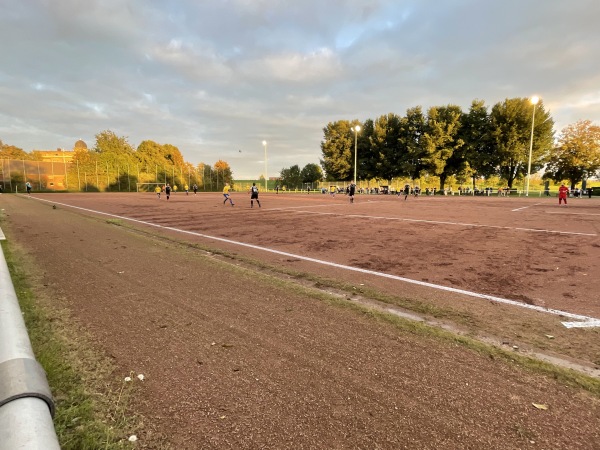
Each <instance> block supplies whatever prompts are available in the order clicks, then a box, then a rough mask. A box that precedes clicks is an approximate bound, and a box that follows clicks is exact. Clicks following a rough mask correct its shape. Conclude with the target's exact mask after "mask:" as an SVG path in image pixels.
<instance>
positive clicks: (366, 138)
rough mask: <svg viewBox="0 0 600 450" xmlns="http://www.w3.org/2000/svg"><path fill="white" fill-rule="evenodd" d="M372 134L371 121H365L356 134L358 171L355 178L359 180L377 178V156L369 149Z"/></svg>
mask: <svg viewBox="0 0 600 450" xmlns="http://www.w3.org/2000/svg"><path fill="white" fill-rule="evenodd" d="M374 132H375V123H374V122H373V120H372V119H367V120H365V123H363V124H362V126H361V129H360V131H359V133H358V170H357V174H356V177H357V178H358V179H359V180H364V179H370V178H376V177H378V176H379V175H378V173H377V155H376V154H375V152H373V151H372V149H371V139H372V137H373V133H374ZM356 181H358V180H356Z"/></svg>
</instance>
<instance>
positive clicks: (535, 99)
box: [525, 95, 540, 197]
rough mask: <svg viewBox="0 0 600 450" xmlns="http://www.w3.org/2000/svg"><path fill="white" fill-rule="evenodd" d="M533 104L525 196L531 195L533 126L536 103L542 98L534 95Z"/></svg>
mask: <svg viewBox="0 0 600 450" xmlns="http://www.w3.org/2000/svg"><path fill="white" fill-rule="evenodd" d="M530 101H531V104H532V105H533V115H532V117H531V139H530V140H529V163H528V164H527V186H526V187H525V197H529V179H530V178H531V154H532V153H533V127H534V125H535V105H537V103H538V102H539V101H540V98H539V97H537V96H535V95H534V96H533V97H531V99H530Z"/></svg>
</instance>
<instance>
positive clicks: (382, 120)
mask: <svg viewBox="0 0 600 450" xmlns="http://www.w3.org/2000/svg"><path fill="white" fill-rule="evenodd" d="M400 130H401V128H400V117H399V116H397V115H396V114H393V113H389V114H386V115H383V116H380V117H379V118H377V119H376V120H375V123H374V127H373V134H372V136H371V149H370V151H371V152H372V153H373V158H374V160H375V162H376V164H375V170H376V174H377V176H379V177H382V178H384V179H386V180H389V179H391V178H393V177H395V176H397V175H398V174H399V164H398V163H399V161H400V159H401V147H400Z"/></svg>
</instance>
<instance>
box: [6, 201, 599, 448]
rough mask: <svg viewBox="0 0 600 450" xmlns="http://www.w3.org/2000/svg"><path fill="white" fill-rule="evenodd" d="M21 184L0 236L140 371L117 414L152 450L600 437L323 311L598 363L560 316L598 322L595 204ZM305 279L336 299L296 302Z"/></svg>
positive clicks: (562, 411) (583, 331)
mask: <svg viewBox="0 0 600 450" xmlns="http://www.w3.org/2000/svg"><path fill="white" fill-rule="evenodd" d="M34 197H35V198H31V199H30V198H26V197H24V196H18V197H17V196H14V195H10V196H9V195H4V196H2V197H0V205H1V207H2V208H4V209H5V211H4V212H5V214H6V215H7V216H8V217H7V218H8V226H9V230H8V233H7V234H8V235H9V238H13V239H15V240H17V241H18V242H20V243H21V245H23V246H24V247H25V248H26V249H27V250H28V251H29V252H30V254H31V255H32V256H33V257H34V258H35V260H36V261H37V264H36V265H37V267H38V268H39V269H40V270H42V271H43V278H44V280H45V281H44V284H46V285H47V288H48V289H49V290H50V291H51V292H52V293H53V294H54V295H55V296H56V299H57V301H59V302H61V303H64V304H65V305H68V306H69V308H70V309H71V310H72V311H73V315H74V318H76V319H77V320H78V321H80V322H81V323H82V324H84V325H85V326H86V327H87V328H88V329H89V330H90V331H91V333H92V334H93V335H94V336H96V337H97V339H98V345H99V348H100V349H101V350H102V351H104V352H106V353H107V354H109V355H111V356H112V357H113V358H114V360H115V363H116V365H117V366H118V367H121V368H122V369H123V373H125V374H127V373H128V372H129V371H130V370H135V371H137V372H140V373H144V374H146V375H147V383H146V384H145V385H144V392H143V395H141V398H139V399H138V403H137V404H136V405H135V406H136V407H137V408H139V411H140V413H141V414H142V415H143V416H144V417H146V418H147V421H146V423H147V426H148V429H147V430H146V436H145V437H146V438H147V442H148V445H149V446H150V447H151V446H152V445H151V442H152V436H154V435H164V436H167V437H168V440H169V442H171V443H172V445H173V447H174V448H190V449H193V448H483V447H485V448H525V447H532V448H598V447H599V446H600V432H599V431H598V426H597V424H598V423H600V422H599V421H600V405H599V404H598V400H597V399H594V398H592V397H590V396H589V395H588V394H585V393H582V392H579V391H576V390H574V389H572V388H567V387H564V386H561V385H560V384H559V383H557V382H556V381H553V380H549V379H546V378H544V377H542V376H538V375H533V374H531V373H529V372H524V371H522V370H520V369H518V368H517V367H513V366H510V365H507V364H506V363H503V362H501V361H498V360H494V359H490V358H489V357H485V356H480V355H479V354H477V353H475V352H473V351H471V350H467V349H465V348H463V347H461V346H457V345H455V344H451V343H448V342H445V341H440V340H439V339H436V338H434V337H426V336H422V335H419V334H418V333H411V332H409V331H406V330H403V329H402V328H400V329H398V328H397V327H395V326H393V324H390V323H384V322H382V321H380V320H376V319H373V318H370V316H369V315H365V314H362V313H360V312H357V311H355V310H354V309H352V308H348V307H344V306H343V304H344V303H346V304H348V303H349V304H352V305H354V304H356V303H360V302H367V301H369V302H370V304H373V305H378V306H379V307H380V308H388V307H389V308H393V309H394V311H400V312H410V313H412V314H414V313H417V314H418V315H419V316H420V317H422V318H424V319H425V320H427V321H429V322H430V323H436V324H439V325H441V326H444V327H446V328H450V329H452V330H456V331H458V332H461V333H464V334H468V335H471V336H476V337H479V338H481V339H485V340H486V341H489V342H492V343H495V344H497V345H499V346H501V347H506V348H507V349H513V346H514V347H518V352H519V353H521V352H528V353H536V354H543V357H544V358H546V359H552V358H557V359H559V360H560V362H561V363H562V364H572V365H573V366H577V367H578V368H579V369H581V370H585V371H587V372H588V373H590V374H597V373H598V367H597V365H599V364H600V357H599V356H598V355H600V334H599V332H598V330H599V328H591V327H590V328H575V329H569V328H566V327H565V326H564V325H563V324H562V322H581V321H590V320H592V319H594V318H600V304H599V302H598V292H600V281H599V279H598V276H597V275H595V272H596V271H597V267H595V268H594V267H593V266H594V264H595V265H596V266H597V264H598V261H600V239H599V237H598V236H599V235H600V201H598V199H591V200H590V199H569V206H568V207H566V208H565V207H560V208H559V207H558V206H557V205H556V203H557V201H556V199H554V198H550V199H539V198H538V199H533V198H530V199H513V198H497V197H490V198H485V197H476V198H473V197H435V198H434V197H421V198H418V199H415V198H412V197H411V198H409V199H408V200H407V201H404V200H403V199H399V198H397V197H395V196H366V195H365V196H358V197H357V200H356V203H354V204H349V203H348V200H347V198H346V197H345V196H336V197H335V198H331V197H330V196H328V195H321V194H315V195H312V194H311V195H292V194H286V195H283V194H280V195H274V194H269V195H262V194H261V203H262V208H257V207H256V205H255V207H254V208H252V209H250V207H249V206H250V201H249V196H248V195H246V194H241V193H234V194H233V198H234V201H235V202H236V205H235V206H234V207H231V206H229V205H223V204H222V197H221V196H220V195H219V194H199V195H197V196H194V195H189V196H186V195H185V194H182V193H178V194H176V195H174V196H172V197H171V199H170V200H169V202H167V201H166V200H165V199H164V198H162V199H160V200H158V199H157V197H156V195H155V194H89V195H86V194H68V195H63V194H48V195H36V196H34ZM52 205H55V206H56V209H53V208H52ZM98 219H100V220H98ZM107 221H108V222H112V223H108V222H107ZM25 224H26V226H24V225H25ZM114 224H122V225H125V226H126V227H134V228H136V229H138V230H143V231H145V233H142V234H140V233H139V232H133V231H131V230H128V229H127V228H125V227H122V226H114ZM150 235H154V236H158V237H160V236H163V237H168V238H169V239H174V240H176V241H179V242H181V243H188V244H191V245H200V246H202V247H203V248H212V249H213V251H212V252H210V253H207V252H206V251H203V250H199V249H197V248H195V247H190V246H186V245H179V244H176V243H173V242H172V241H165V240H164V239H159V238H157V237H152V236H150ZM219 252H227V255H225V256H226V257H223V256H219V255H218V253H219ZM252 261H254V263H253V262H252ZM310 277H316V278H313V279H312V280H313V281H312V284H311V285H312V286H314V285H315V284H318V285H320V286H325V288H326V289H325V290H327V291H329V292H334V293H336V294H338V295H340V292H342V294H341V295H342V296H343V297H344V298H346V299H348V300H349V301H345V302H342V303H341V304H339V303H338V302H336V301H332V300H329V301H325V300H323V299H318V298H315V297H314V295H312V294H310V293H307V292H308V291H306V290H305V288H304V287H302V286H306V285H307V283H306V280H307V279H311V278H310ZM288 279H289V281H287V280H288ZM296 279H299V281H298V280H296ZM315 279H316V280H317V281H314V280H315ZM302 280H304V282H302ZM292 281H294V283H292ZM298 283H300V286H299V285H298ZM445 288H456V289H460V290H464V291H469V292H467V293H465V292H457V291H448V290H444V289H445ZM374 292H376V293H378V294H379V296H377V295H373V293H374ZM485 295H488V296H494V297H498V298H500V299H501V300H502V299H506V300H513V301H517V302H519V303H520V304H521V305H526V306H527V305H533V306H535V307H540V308H539V309H544V308H551V309H555V310H560V311H564V312H565V314H563V315H560V314H549V313H547V312H544V311H538V310H533V309H527V308H526V307H520V306H518V305H512V304H506V303H502V302H501V301H496V300H493V299H490V298H486V297H485ZM566 313H570V314H575V315H580V316H585V317H586V318H588V319H586V318H573V317H569V316H568V314H566ZM532 403H544V404H549V405H550V407H549V409H548V410H546V411H544V410H537V409H535V408H534V407H533V406H532ZM140 435H141V437H142V441H143V438H144V432H142V433H140Z"/></svg>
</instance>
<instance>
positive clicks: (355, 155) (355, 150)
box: [350, 125, 360, 184]
mask: <svg viewBox="0 0 600 450" xmlns="http://www.w3.org/2000/svg"><path fill="white" fill-rule="evenodd" d="M350 129H351V130H352V131H354V183H355V184H356V182H357V178H356V166H357V161H358V151H357V150H358V145H357V144H358V132H359V131H360V125H356V126H354V127H352V128H350Z"/></svg>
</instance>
